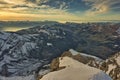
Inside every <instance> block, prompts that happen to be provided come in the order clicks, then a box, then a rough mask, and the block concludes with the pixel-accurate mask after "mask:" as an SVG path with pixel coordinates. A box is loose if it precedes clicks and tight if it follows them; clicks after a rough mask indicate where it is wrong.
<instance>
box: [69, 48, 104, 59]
mask: <svg viewBox="0 0 120 80" xmlns="http://www.w3.org/2000/svg"><path fill="white" fill-rule="evenodd" d="M69 51H70V52H71V53H72V55H77V54H80V55H82V56H86V57H92V58H94V59H96V61H102V59H100V58H98V57H96V56H92V55H89V54H85V53H80V52H77V51H75V50H73V49H70V50H69Z"/></svg>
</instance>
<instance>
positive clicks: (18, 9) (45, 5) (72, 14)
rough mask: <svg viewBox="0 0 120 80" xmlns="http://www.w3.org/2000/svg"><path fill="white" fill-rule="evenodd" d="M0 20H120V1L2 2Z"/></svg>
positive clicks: (42, 0) (0, 0)
mask: <svg viewBox="0 0 120 80" xmlns="http://www.w3.org/2000/svg"><path fill="white" fill-rule="evenodd" d="M0 20H2V21H4V20H5V21H16V20H31V21H41V20H52V21H78V22H79V21H109V20H120V0H0Z"/></svg>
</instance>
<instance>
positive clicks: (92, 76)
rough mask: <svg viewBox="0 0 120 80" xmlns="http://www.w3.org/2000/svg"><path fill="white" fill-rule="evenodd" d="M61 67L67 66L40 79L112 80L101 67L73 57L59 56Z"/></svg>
mask: <svg viewBox="0 0 120 80" xmlns="http://www.w3.org/2000/svg"><path fill="white" fill-rule="evenodd" d="M59 61H60V65H59V66H60V67H63V66H66V68H64V69H62V70H59V71H54V72H50V73H48V74H46V75H45V76H43V78H42V79H40V80H80V79H81V80H112V79H111V78H110V77H109V76H108V75H107V74H105V73H104V72H102V71H101V70H99V69H96V68H93V67H89V66H87V65H85V64H83V63H80V62H78V61H76V60H74V59H72V58H69V57H63V58H59Z"/></svg>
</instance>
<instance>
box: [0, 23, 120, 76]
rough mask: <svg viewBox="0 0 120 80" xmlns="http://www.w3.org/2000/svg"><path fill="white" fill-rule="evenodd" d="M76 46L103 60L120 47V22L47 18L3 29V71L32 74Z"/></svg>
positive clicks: (0, 38) (0, 39)
mask: <svg viewBox="0 0 120 80" xmlns="http://www.w3.org/2000/svg"><path fill="white" fill-rule="evenodd" d="M69 49H74V50H76V51H78V52H82V53H86V55H92V56H96V57H98V58H100V59H102V60H105V59H107V58H108V57H110V56H111V55H114V54H115V53H117V52H119V51H120V23H81V24H78V23H65V24H62V23H57V22H44V23H42V24H39V25H37V26H35V27H33V28H30V29H25V30H20V31H17V32H4V31H1V32H0V75H2V76H23V75H25V76H26V75H31V74H33V73H34V72H38V70H42V69H44V66H45V65H48V64H49V63H50V62H51V60H53V59H54V58H56V57H59V56H60V55H61V54H62V53H63V52H65V51H68V50H69Z"/></svg>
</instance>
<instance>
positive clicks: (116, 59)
mask: <svg viewBox="0 0 120 80" xmlns="http://www.w3.org/2000/svg"><path fill="white" fill-rule="evenodd" d="M100 69H101V70H103V71H105V72H106V73H107V74H109V75H110V76H111V77H112V78H113V80H119V79H120V52H119V53H116V54H115V55H114V56H112V57H110V58H109V59H107V60H106V61H105V62H103V63H102V64H101V65H100Z"/></svg>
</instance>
